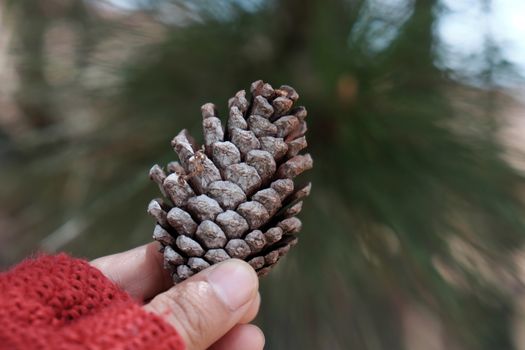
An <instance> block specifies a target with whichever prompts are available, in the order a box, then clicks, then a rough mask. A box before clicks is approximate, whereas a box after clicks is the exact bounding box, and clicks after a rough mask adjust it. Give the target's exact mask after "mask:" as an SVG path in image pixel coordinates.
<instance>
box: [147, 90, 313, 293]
mask: <svg viewBox="0 0 525 350" xmlns="http://www.w3.org/2000/svg"><path fill="white" fill-rule="evenodd" d="M251 95H252V96H251V100H250V101H248V99H247V98H246V92H245V91H244V90H241V91H239V92H237V93H236V94H235V96H234V97H232V98H231V99H230V100H229V101H228V107H229V118H228V126H227V128H226V130H224V129H223V127H222V124H221V120H220V119H219V118H218V116H217V110H216V108H215V105H213V104H211V103H206V104H205V105H203V106H202V107H201V112H202V118H203V120H202V126H203V131H204V145H203V146H202V147H199V146H198V145H197V144H196V143H195V140H194V139H193V138H192V137H191V136H190V135H189V134H188V132H187V131H186V130H183V131H181V132H180V133H179V134H178V135H177V136H175V138H174V139H173V140H172V141H171V145H172V146H173V148H174V150H175V152H176V153H177V155H178V157H179V162H171V163H169V164H168V165H167V166H166V171H165V170H163V169H162V168H161V167H160V166H158V165H154V166H153V167H152V168H151V170H150V178H151V179H152V180H153V181H155V182H156V183H157V184H158V185H159V188H160V191H161V193H162V195H163V197H164V199H154V200H152V201H151V202H150V203H149V205H148V213H149V214H150V215H152V216H153V217H154V218H155V219H156V220H157V225H156V226H155V230H154V232H153V238H154V239H155V240H157V241H159V242H160V243H161V245H162V248H161V251H162V252H163V254H164V262H165V264H164V265H165V267H166V268H167V269H169V270H170V271H171V273H172V276H173V281H174V282H175V283H178V282H180V281H182V280H184V279H186V278H188V277H189V276H191V275H192V274H194V273H196V272H199V271H201V270H202V269H205V268H206V267H208V266H210V265H212V264H215V263H218V262H220V261H223V260H225V259H229V258H238V259H243V260H246V261H247V262H248V263H249V264H250V265H251V266H252V267H253V268H254V269H255V270H256V271H257V274H258V275H259V276H263V275H266V274H267V273H268V271H269V270H270V269H271V268H272V267H273V266H274V265H275V263H276V262H277V261H278V260H279V259H280V258H281V257H282V256H283V255H285V254H286V253H287V252H288V250H289V249H290V247H292V246H294V245H295V244H296V243H297V237H296V234H297V233H298V232H299V231H300V229H301V221H300V220H299V219H298V218H297V217H296V215H297V214H298V213H299V212H300V211H301V207H302V200H303V198H304V197H306V196H308V194H309V193H310V188H311V184H310V183H308V184H307V185H306V186H301V187H300V188H299V189H295V184H294V181H293V180H292V179H293V178H295V177H296V176H297V175H299V174H301V173H302V172H303V171H305V170H308V169H311V168H312V165H313V161H312V157H311V156H310V155H309V154H308V153H306V154H300V152H301V151H302V150H304V149H305V148H306V145H307V144H306V139H305V137H304V134H305V132H306V130H307V127H306V121H305V118H306V114H307V113H306V109H305V108H304V107H296V108H293V109H292V105H293V104H294V102H296V101H297V99H298V98H299V95H298V94H297V92H296V91H295V90H294V89H293V88H292V87H290V86H287V85H283V86H281V87H280V88H279V89H273V88H272V86H271V85H270V84H265V83H264V82H263V81H261V80H258V81H256V82H254V83H252V85H251Z"/></svg>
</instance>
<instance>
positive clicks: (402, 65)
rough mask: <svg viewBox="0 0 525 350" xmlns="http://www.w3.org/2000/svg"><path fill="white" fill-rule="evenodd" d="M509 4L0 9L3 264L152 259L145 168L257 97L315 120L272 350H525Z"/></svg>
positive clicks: (24, 3) (125, 2)
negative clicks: (290, 101) (295, 102)
mask: <svg viewBox="0 0 525 350" xmlns="http://www.w3.org/2000/svg"><path fill="white" fill-rule="evenodd" d="M524 18H525V3H524V2H523V1H522V0H330V1H324V0H282V1H277V0H274V1H271V0H267V1H265V0H208V1H205V0H201V1H189V0H188V1H184V0H149V1H148V0H3V1H1V2H0V169H1V170H0V199H1V200H0V267H1V268H2V269H5V268H7V267H8V266H9V265H11V264H13V263H16V262H18V261H20V260H21V259H23V258H24V257H25V256H28V255H30V254H32V253H33V252H35V251H38V250H43V251H48V252H56V251H67V252H70V253H72V254H74V255H76V256H80V257H86V258H93V257H97V256H100V255H103V254H109V253H112V252H116V251H120V250H124V249H128V248H130V247H133V246H136V245H138V244H142V243H145V242H148V241H150V239H151V231H152V228H153V221H152V219H151V218H149V217H148V216H147V215H146V213H145V207H146V205H147V203H148V202H149V200H150V198H153V197H156V196H157V195H158V193H157V189H156V186H154V185H152V184H151V183H150V182H149V179H148V170H149V168H150V166H151V165H152V164H154V163H159V164H165V163H167V162H168V161H169V160H173V159H175V155H174V153H173V152H172V151H171V149H170V145H169V141H170V140H171V138H172V137H173V135H175V134H176V133H177V132H178V131H179V130H180V129H182V128H189V129H190V131H191V132H192V133H193V134H194V135H195V136H197V137H199V136H200V123H201V119H200V118H201V117H200V111H199V108H200V105H201V104H203V103H205V102H208V101H212V102H215V103H216V104H217V105H219V108H220V111H221V112H222V115H225V111H226V101H227V98H228V97H229V96H231V95H232V94H233V93H234V92H235V91H237V90H239V89H241V88H249V84H250V82H252V81H254V80H257V79H264V80H265V81H268V82H270V83H271V84H273V85H274V86H279V85H281V84H285V83H287V84H290V85H292V86H294V87H295V88H296V89H297V90H298V91H299V93H300V95H301V104H303V105H305V106H307V108H308V110H309V116H308V119H309V126H310V130H309V134H308V135H309V149H310V152H311V153H312V154H313V156H314V159H315V169H314V170H313V171H311V172H310V173H309V175H308V176H309V178H310V179H311V180H312V182H313V184H314V187H313V191H312V195H311V197H310V198H309V200H308V201H307V202H306V206H305V208H304V210H303V213H302V215H301V217H302V219H303V222H304V229H303V232H302V233H301V241H300V244H299V246H298V247H297V248H296V249H294V250H292V252H291V253H290V254H289V255H288V256H287V258H286V259H285V261H284V262H282V263H281V264H280V266H279V267H278V268H277V269H275V271H274V272H273V273H272V274H271V275H270V276H269V277H268V278H265V279H264V280H263V281H262V296H263V305H262V310H261V314H260V317H259V318H258V321H257V322H258V324H260V326H261V327H262V328H263V329H264V331H265V332H266V336H267V348H268V349H334V350H338V349H344V350H346V349H356V350H357V349H367V350H368V349H370V350H381V349H389V350H396V349H407V350H416V349H417V350H420V349H425V350H441V349H447V350H470V349H472V350H485V349H486V350H489V349H490V350H495V349H498V350H500V349H518V350H522V349H525V288H524V287H525V285H524V282H525V249H524V245H523V239H524V238H525V206H524V201H523V200H524V198H525V197H524V196H525V187H524V184H525V181H524V180H525V178H524V176H523V170H524V169H525V166H524V164H525V162H524V158H523V152H524V151H525V137H524V135H525V134H524V133H525V119H524V118H525V80H524V76H525V40H523V38H524V37H525V20H524Z"/></svg>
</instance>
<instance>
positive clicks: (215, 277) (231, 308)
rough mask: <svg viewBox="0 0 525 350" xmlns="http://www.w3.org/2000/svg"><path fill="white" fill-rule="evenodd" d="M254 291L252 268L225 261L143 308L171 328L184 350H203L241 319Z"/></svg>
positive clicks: (256, 282)
mask: <svg viewBox="0 0 525 350" xmlns="http://www.w3.org/2000/svg"><path fill="white" fill-rule="evenodd" d="M258 288H259V281H258V279H257V275H256V273H255V271H254V270H253V268H252V267H251V266H250V265H248V264H247V263H246V262H244V261H241V260H237V259H229V260H226V261H224V262H222V263H220V264H217V265H213V266H211V267H210V268H207V269H205V270H203V271H201V272H200V273H198V274H196V275H194V276H192V277H191V278H189V279H187V280H186V281H184V282H182V283H180V284H178V285H176V286H175V287H173V288H171V289H170V290H168V291H166V292H164V293H162V294H159V295H157V296H156V297H155V298H153V300H152V301H151V302H150V303H149V304H147V305H146V306H144V308H145V309H146V310H148V311H150V312H153V313H156V314H158V315H160V316H161V317H163V318H164V319H165V320H166V321H167V322H168V323H170V324H171V325H173V326H174V327H175V329H176V330H177V331H178V332H179V334H180V335H181V336H182V338H183V339H184V340H185V342H186V346H187V348H188V350H204V349H207V348H208V347H209V346H210V345H211V344H213V343H214V342H216V341H217V340H218V339H219V338H221V337H222V336H223V335H224V334H226V333H227V332H228V331H229V330H230V329H232V328H233V326H235V325H236V324H237V323H239V322H240V320H242V319H243V318H245V315H246V313H247V312H249V311H250V308H251V307H252V304H253V302H254V300H255V299H256V298H257V289H258Z"/></svg>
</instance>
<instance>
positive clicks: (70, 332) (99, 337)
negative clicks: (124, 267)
mask: <svg viewBox="0 0 525 350" xmlns="http://www.w3.org/2000/svg"><path fill="white" fill-rule="evenodd" d="M0 349H2V350H3V349H10V350H11V349H73V350H74V349H159V350H164V349H171V350H183V349H184V344H183V341H182V339H181V338H180V336H179V335H178V333H177V332H176V331H175V329H174V328H173V327H171V326H170V325H169V324H167V323H166V322H165V321H163V320H162V319H161V318H160V317H158V316H156V315H154V314H152V313H149V312H146V311H144V310H143V308H142V307H141V305H140V304H139V303H137V302H136V301H134V300H133V299H132V298H131V297H130V296H129V295H128V294H127V293H126V292H124V291H122V290H120V289H119V288H118V287H117V286H115V285H114V284H113V283H112V282H111V281H109V280H108V279H107V278H106V277H104V275H103V274H102V273H101V272H100V271H99V270H97V269H95V268H94V267H92V266H90V265H89V264H88V263H87V262H86V261H83V260H79V259H73V258H71V257H69V256H67V255H66V254H59V255H56V256H41V257H39V258H36V259H28V260H26V261H24V262H22V263H21V264H19V265H18V266H16V267H14V268H13V269H11V270H10V271H8V272H5V273H2V274H0Z"/></svg>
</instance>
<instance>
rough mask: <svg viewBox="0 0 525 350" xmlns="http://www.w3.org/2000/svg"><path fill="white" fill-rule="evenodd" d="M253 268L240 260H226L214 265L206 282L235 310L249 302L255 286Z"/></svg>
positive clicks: (255, 280) (255, 279)
mask: <svg viewBox="0 0 525 350" xmlns="http://www.w3.org/2000/svg"><path fill="white" fill-rule="evenodd" d="M254 276H255V274H254V272H253V269H252V268H251V267H250V266H249V265H247V264H244V263H242V262H240V261H235V260H227V261H225V262H223V263H220V264H218V265H216V267H215V268H214V269H212V271H210V275H209V276H208V282H209V283H210V284H211V285H212V287H213V289H214V290H215V292H216V293H217V295H218V296H219V298H221V299H222V301H223V302H224V304H225V305H226V306H227V307H228V308H229V309H230V310H232V311H233V310H237V309H238V308H240V307H241V306H243V305H244V304H246V303H247V302H249V301H250V300H251V299H252V298H253V296H254V294H255V289H256V288H257V278H255V277H254Z"/></svg>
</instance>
